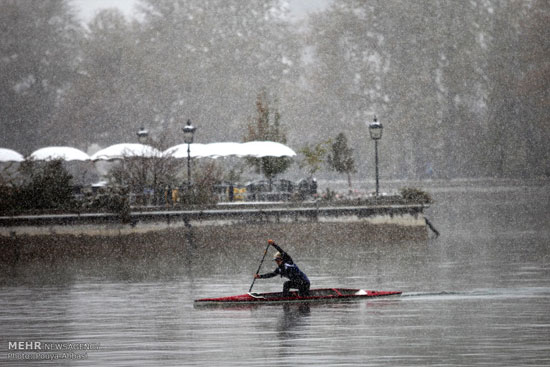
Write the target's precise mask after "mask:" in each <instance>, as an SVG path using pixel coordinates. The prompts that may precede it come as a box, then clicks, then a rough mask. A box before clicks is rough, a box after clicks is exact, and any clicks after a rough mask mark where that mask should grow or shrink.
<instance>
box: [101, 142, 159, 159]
mask: <svg viewBox="0 0 550 367" xmlns="http://www.w3.org/2000/svg"><path fill="white" fill-rule="evenodd" d="M160 156H162V152H161V151H160V150H158V149H155V148H153V147H152V146H150V145H145V144H130V143H122V144H115V145H111V146H109V147H107V148H105V149H102V150H100V151H99V152H96V153H95V154H93V155H92V157H91V159H92V160H94V161H97V160H107V161H108V160H113V159H123V158H125V157H145V158H154V157H160Z"/></svg>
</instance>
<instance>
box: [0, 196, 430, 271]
mask: <svg viewBox="0 0 550 367" xmlns="http://www.w3.org/2000/svg"><path fill="white" fill-rule="evenodd" d="M425 208H427V206H426V205H422V204H406V203H401V204H391V205H390V204H387V205H360V204H355V205H353V204H352V205H346V204H343V205H336V206H335V205H331V206H328V205H327V206H324V205H320V204H319V203H308V204H303V203H302V204H300V205H289V204H276V203H264V204H253V205H250V204H235V205H217V206H215V207H211V208H204V209H197V210H149V211H133V212H132V213H130V215H129V216H127V217H125V218H121V217H120V216H119V215H117V214H110V213H88V214H59V215H26V216H5V217H0V261H1V262H14V261H15V262H19V261H31V260H33V259H59V258H72V257H94V258H102V257H105V256H109V257H112V256H124V257H127V256H129V257H134V256H137V257H141V256H145V257H146V256H149V254H151V253H158V252H162V253H165V254H168V255H170V254H173V255H181V251H182V249H183V248H185V247H186V246H191V247H197V246H198V247H200V246H210V245H211V244H212V243H221V244H223V243H232V244H234V243H239V244H247V243H250V244H257V243H258V242H264V241H265V239H266V238H277V239H278V241H281V242H293V243H306V244H312V245H313V244H314V243H315V241H316V240H319V239H322V241H324V242H328V243H333V244H335V245H337V244H338V243H339V242H342V241H346V242H348V243H367V242H370V241H397V240H409V239H423V238H427V235H428V233H427V227H426V219H425V218H424V215H423V211H424V209H425ZM122 219H124V220H122Z"/></svg>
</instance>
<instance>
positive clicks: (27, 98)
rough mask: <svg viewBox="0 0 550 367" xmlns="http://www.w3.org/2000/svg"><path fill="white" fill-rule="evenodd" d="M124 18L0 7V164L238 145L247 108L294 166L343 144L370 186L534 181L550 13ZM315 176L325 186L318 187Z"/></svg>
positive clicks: (49, 0)
mask: <svg viewBox="0 0 550 367" xmlns="http://www.w3.org/2000/svg"><path fill="white" fill-rule="evenodd" d="M283 3H285V2H282V1H278V0H265V1H243V0H169V1H158V0H138V7H139V10H138V11H137V15H138V17H137V19H138V20H129V19H127V18H125V17H124V15H123V14H122V13H121V12H119V11H117V10H114V9H106V10H103V11H101V12H99V13H98V14H97V15H96V17H95V18H94V19H93V20H92V21H91V22H90V23H89V24H86V25H83V24H81V23H80V22H79V20H78V17H77V15H76V14H77V12H76V10H75V9H74V8H72V6H74V5H73V2H71V1H69V0H41V1H34V0H16V1H15V0H12V1H10V0H8V1H0V24H2V32H1V33H0V126H1V128H2V134H1V135H0V147H5V148H12V149H15V150H17V151H19V152H21V153H23V154H29V153H30V152H32V151H33V150H35V149H37V148H40V147H44V146H47V145H72V146H74V147H77V148H80V149H83V150H88V149H89V148H90V147H92V146H94V145H98V146H101V147H104V146H107V145H110V144H114V143H119V142H135V141H136V136H135V134H136V131H137V130H138V129H139V128H140V127H141V126H143V127H145V128H147V129H149V131H150V132H151V135H154V136H155V137H156V139H157V140H158V141H161V142H162V143H163V144H164V145H165V146H166V147H168V146H171V145H175V144H178V143H182V142H183V141H182V140H183V134H182V132H181V128H182V126H183V124H184V123H185V121H187V119H191V121H192V122H193V124H194V125H195V126H198V130H197V133H196V137H195V142H198V143H209V142H214V141H242V140H243V137H244V136H246V134H247V131H246V130H247V126H248V123H249V122H250V119H251V118H250V116H253V115H254V113H255V110H256V106H255V101H256V99H257V95H258V93H260V92H261V91H266V93H267V94H268V95H269V96H270V99H271V101H272V102H271V104H270V105H272V106H274V108H276V110H277V111H278V112H279V113H280V116H279V119H280V122H281V124H282V125H281V126H284V127H285V129H286V130H285V131H286V137H287V140H288V144H289V145H290V146H291V147H293V148H294V149H295V150H296V151H298V150H299V149H300V148H301V147H302V146H304V145H305V144H315V143H317V142H320V141H326V140H327V139H329V138H333V137H334V136H336V134H337V133H339V132H344V133H345V134H346V136H347V137H348V139H349V146H350V147H352V148H353V154H354V158H355V161H356V169H357V172H358V174H360V175H363V176H365V175H368V177H370V176H372V172H373V171H374V162H373V161H374V157H373V146H374V144H373V142H372V141H371V140H370V138H369V135H368V131H367V130H368V129H367V124H368V123H369V122H371V121H372V119H373V117H374V115H375V114H376V116H377V117H378V119H379V120H380V122H381V123H382V124H383V125H384V135H383V138H382V140H381V141H380V144H379V148H380V164H381V167H380V170H381V172H382V176H383V178H423V177H433V178H447V177H449V178H451V177H474V176H483V177H490V176H495V177H516V176H522V177H526V176H530V177H533V176H550V144H548V142H549V141H550V124H549V123H548V116H549V112H550V111H549V106H550V99H549V98H550V97H549V94H548V91H549V90H550V89H549V85H548V83H549V80H550V63H549V60H550V55H549V53H550V47H549V42H550V27H548V24H549V23H550V19H549V17H550V2H548V1H546V0H486V1H453V0H424V1H421V0H418V1H376V2H375V1H356V0H333V1H331V2H330V3H329V6H328V7H327V8H325V9H323V11H321V12H318V13H315V14H313V15H311V16H310V17H309V18H308V19H307V22H300V23H297V22H293V21H291V20H290V17H288V14H287V10H285V9H286V8H285V7H284V4H283ZM320 174H323V172H320Z"/></svg>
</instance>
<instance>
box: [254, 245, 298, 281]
mask: <svg viewBox="0 0 550 367" xmlns="http://www.w3.org/2000/svg"><path fill="white" fill-rule="evenodd" d="M272 246H273V247H275V248H276V249H277V251H279V252H280V253H281V255H282V257H283V262H282V263H281V265H279V266H278V267H277V268H276V269H275V270H274V271H273V272H271V273H267V274H262V275H260V278H272V277H274V276H277V275H280V276H281V277H285V278H288V279H290V280H291V281H295V282H301V283H309V279H308V277H307V275H306V274H304V272H303V271H301V270H300V268H298V265H296V264H294V261H292V258H291V257H290V255H289V254H287V253H286V252H285V251H284V250H283V249H282V248H280V247H279V246H277V245H276V244H273V245H272Z"/></svg>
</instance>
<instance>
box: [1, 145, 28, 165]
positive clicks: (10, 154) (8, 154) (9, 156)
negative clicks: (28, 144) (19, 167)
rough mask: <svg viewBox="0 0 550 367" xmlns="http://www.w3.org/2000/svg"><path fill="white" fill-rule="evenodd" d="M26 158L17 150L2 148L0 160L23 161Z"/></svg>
mask: <svg viewBox="0 0 550 367" xmlns="http://www.w3.org/2000/svg"><path fill="white" fill-rule="evenodd" d="M24 160H25V158H24V157H23V155H22V154H20V153H18V152H16V151H15V150H11V149H7V148H0V162H23V161H24Z"/></svg>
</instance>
